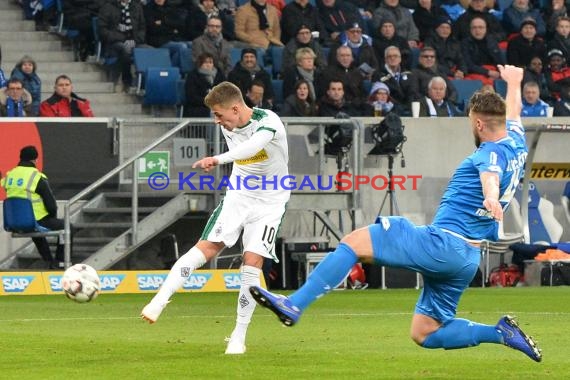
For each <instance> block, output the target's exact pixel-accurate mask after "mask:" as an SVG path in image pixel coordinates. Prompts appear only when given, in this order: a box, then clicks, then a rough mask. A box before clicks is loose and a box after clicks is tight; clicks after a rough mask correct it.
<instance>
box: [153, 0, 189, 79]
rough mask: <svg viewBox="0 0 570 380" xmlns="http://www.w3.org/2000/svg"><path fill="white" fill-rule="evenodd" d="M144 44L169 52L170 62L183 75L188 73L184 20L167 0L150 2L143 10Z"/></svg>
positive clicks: (187, 49) (187, 51) (187, 50)
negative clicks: (144, 25)
mask: <svg viewBox="0 0 570 380" xmlns="http://www.w3.org/2000/svg"><path fill="white" fill-rule="evenodd" d="M144 19H145V22H146V42H147V43H148V44H149V45H150V46H153V47H156V48H165V49H168V50H169V51H170V61H171V62H172V64H173V65H174V66H176V67H178V68H180V71H181V72H183V73H187V72H188V71H190V59H191V58H190V49H189V48H188V44H187V43H186V42H184V41H183V40H184V38H185V36H184V20H183V19H182V18H181V17H180V10H179V9H178V8H176V7H173V6H171V5H170V2H169V1H168V0H152V1H151V2H149V3H148V4H147V6H146V7H145V8H144Z"/></svg>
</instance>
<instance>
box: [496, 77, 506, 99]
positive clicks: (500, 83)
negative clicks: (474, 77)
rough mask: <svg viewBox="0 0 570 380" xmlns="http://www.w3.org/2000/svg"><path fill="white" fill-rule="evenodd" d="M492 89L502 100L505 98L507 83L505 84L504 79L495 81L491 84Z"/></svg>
mask: <svg viewBox="0 0 570 380" xmlns="http://www.w3.org/2000/svg"><path fill="white" fill-rule="evenodd" d="M493 88H494V89H495V92H496V93H497V94H499V95H501V96H502V97H503V98H504V97H505V96H507V82H505V80H504V79H495V81H494V82H493Z"/></svg>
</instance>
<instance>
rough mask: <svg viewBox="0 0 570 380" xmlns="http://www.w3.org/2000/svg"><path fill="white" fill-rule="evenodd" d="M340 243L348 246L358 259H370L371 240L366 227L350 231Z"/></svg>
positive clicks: (371, 252)
mask: <svg viewBox="0 0 570 380" xmlns="http://www.w3.org/2000/svg"><path fill="white" fill-rule="evenodd" d="M341 242H342V243H344V244H346V245H348V246H349V247H350V248H351V249H352V250H353V251H354V253H355V254H356V256H357V257H358V258H359V259H367V258H371V257H372V254H373V250H372V240H371V238H370V232H369V231H368V227H364V228H360V229H358V230H354V231H352V232H351V233H349V234H348V235H346V236H345V237H343V238H342V240H341Z"/></svg>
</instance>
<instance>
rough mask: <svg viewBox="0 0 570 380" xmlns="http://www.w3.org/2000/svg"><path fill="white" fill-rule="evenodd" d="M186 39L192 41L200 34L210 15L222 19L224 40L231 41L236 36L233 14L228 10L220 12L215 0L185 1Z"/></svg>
mask: <svg viewBox="0 0 570 380" xmlns="http://www.w3.org/2000/svg"><path fill="white" fill-rule="evenodd" d="M186 5H187V16H186V40H188V41H192V40H194V39H196V38H198V37H199V36H201V35H202V33H203V32H204V30H205V29H206V28H207V27H206V25H207V24H208V19H209V18H210V17H214V16H216V17H219V18H220V20H222V25H223V28H222V33H223V36H224V38H225V39H226V40H228V41H233V40H234V39H235V38H236V35H235V25H234V16H233V15H232V14H230V13H228V12H222V11H220V9H219V8H218V7H217V4H216V1H215V0H199V1H198V0H196V1H194V0H191V1H187V2H186Z"/></svg>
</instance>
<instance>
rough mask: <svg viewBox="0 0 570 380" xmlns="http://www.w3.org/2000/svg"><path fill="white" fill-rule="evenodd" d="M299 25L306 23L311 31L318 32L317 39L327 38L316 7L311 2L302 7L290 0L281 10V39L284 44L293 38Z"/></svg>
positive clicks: (323, 39)
mask: <svg viewBox="0 0 570 380" xmlns="http://www.w3.org/2000/svg"><path fill="white" fill-rule="evenodd" d="M299 25H307V26H308V27H309V28H311V31H316V32H319V41H325V40H326V39H327V38H328V33H327V30H326V29H325V25H324V24H323V21H322V20H321V18H320V17H319V12H318V10H317V8H316V7H315V6H314V5H312V4H311V3H307V6H306V7H305V8H303V7H301V6H300V5H299V4H298V3H297V2H296V1H292V2H290V3H289V4H287V5H286V6H285V8H283V11H282V12H281V41H283V43H284V44H287V43H288V42H289V41H290V40H291V39H293V38H295V34H296V33H297V29H298V27H299Z"/></svg>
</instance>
